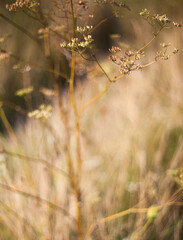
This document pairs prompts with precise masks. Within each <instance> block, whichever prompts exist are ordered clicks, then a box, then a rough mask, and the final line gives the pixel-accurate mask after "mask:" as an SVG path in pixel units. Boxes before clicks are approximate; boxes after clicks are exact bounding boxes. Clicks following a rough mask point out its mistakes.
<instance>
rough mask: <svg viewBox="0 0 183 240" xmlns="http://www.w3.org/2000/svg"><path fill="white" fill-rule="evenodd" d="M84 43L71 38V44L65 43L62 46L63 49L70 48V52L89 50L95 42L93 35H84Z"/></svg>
mask: <svg viewBox="0 0 183 240" xmlns="http://www.w3.org/2000/svg"><path fill="white" fill-rule="evenodd" d="M83 37H84V41H79V39H78V38H71V41H70V42H69V43H66V42H63V43H61V44H60V46H61V47H62V48H68V49H69V50H74V51H79V50H80V48H87V47H89V45H90V44H91V43H92V42H93V41H94V40H93V38H92V36H91V35H87V36H85V35H83Z"/></svg>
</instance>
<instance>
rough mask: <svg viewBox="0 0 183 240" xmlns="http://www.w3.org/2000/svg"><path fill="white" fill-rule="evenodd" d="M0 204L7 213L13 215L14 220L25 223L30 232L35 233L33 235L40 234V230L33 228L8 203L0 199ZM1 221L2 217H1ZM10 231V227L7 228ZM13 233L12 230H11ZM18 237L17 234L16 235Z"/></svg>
mask: <svg viewBox="0 0 183 240" xmlns="http://www.w3.org/2000/svg"><path fill="white" fill-rule="evenodd" d="M0 205H1V208H2V209H3V210H4V211H6V212H7V213H8V214H11V215H12V216H14V217H15V218H16V221H17V220H19V221H20V222H22V224H24V225H27V226H28V227H29V228H30V229H31V230H32V232H33V233H34V234H35V237H36V236H37V235H38V234H39V235H40V234H42V233H41V232H40V231H38V230H37V229H35V227H34V226H33V225H32V224H31V223H30V222H29V221H28V220H27V219H26V218H25V217H23V216H21V215H20V213H17V212H16V211H14V210H13V209H12V208H10V207H9V206H8V205H6V204H5V203H4V202H2V201H0ZM0 221H1V219H0ZM2 221H3V219H2ZM9 230H10V231H11V229H9ZM12 233H14V232H12ZM16 237H17V238H18V236H16Z"/></svg>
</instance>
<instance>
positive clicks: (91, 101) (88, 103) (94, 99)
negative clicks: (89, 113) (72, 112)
mask: <svg viewBox="0 0 183 240" xmlns="http://www.w3.org/2000/svg"><path fill="white" fill-rule="evenodd" d="M111 84H112V82H108V83H107V84H106V86H105V87H104V88H103V89H102V91H101V92H99V94H97V95H96V96H95V97H93V98H92V99H91V100H90V101H88V102H87V103H86V104H85V105H84V106H82V107H81V108H80V110H79V115H81V113H82V112H83V111H84V110H85V109H86V108H87V107H89V106H90V105H91V104H92V103H94V102H95V101H96V100H97V99H99V98H100V97H101V96H102V95H103V94H104V93H105V92H106V91H107V89H108V88H109V87H110V86H111Z"/></svg>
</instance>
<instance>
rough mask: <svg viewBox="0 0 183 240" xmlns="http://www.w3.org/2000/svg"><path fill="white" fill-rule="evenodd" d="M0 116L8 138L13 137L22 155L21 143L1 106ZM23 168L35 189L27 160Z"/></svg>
mask: <svg viewBox="0 0 183 240" xmlns="http://www.w3.org/2000/svg"><path fill="white" fill-rule="evenodd" d="M0 117H1V119H2V122H3V124H4V126H5V128H6V130H7V132H8V134H9V136H10V138H12V139H13V141H14V143H15V144H16V145H17V147H18V149H19V151H20V153H22V155H23V153H24V151H23V149H22V146H21V143H20V142H19V139H18V138H17V136H16V134H15V132H14V130H13V128H12V127H11V125H10V123H9V121H8V119H7V117H6V114H5V112H4V110H3V108H2V107H0ZM21 159H22V160H24V159H25V158H24V159H23V158H21ZM25 169H26V171H27V173H28V174H27V175H28V177H27V180H29V183H30V185H31V186H34V188H35V189H37V188H36V185H35V182H34V178H33V175H32V172H31V170H30V163H29V162H28V161H26V162H25Z"/></svg>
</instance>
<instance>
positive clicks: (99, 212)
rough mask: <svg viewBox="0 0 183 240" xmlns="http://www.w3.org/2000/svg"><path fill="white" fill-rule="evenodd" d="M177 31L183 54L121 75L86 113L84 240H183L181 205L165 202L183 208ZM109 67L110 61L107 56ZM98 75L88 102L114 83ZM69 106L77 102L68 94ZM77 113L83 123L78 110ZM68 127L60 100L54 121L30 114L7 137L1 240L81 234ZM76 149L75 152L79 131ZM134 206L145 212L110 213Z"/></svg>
mask: <svg viewBox="0 0 183 240" xmlns="http://www.w3.org/2000/svg"><path fill="white" fill-rule="evenodd" d="M137 34H139V33H137ZM172 38H173V39H172V41H171V39H170V37H169V40H168V41H171V42H174V43H175V41H176V43H177V44H176V47H179V48H180V54H179V56H175V57H172V58H171V59H170V60H169V61H163V62H161V63H159V64H157V65H153V66H152V67H150V68H147V69H145V70H143V71H138V72H134V73H132V74H130V76H129V77H126V78H124V79H122V80H119V81H118V82H116V83H114V84H113V85H112V86H111V87H110V88H109V89H108V91H107V92H106V93H105V94H104V95H103V96H102V97H101V98H100V99H99V100H98V101H97V102H95V103H94V104H93V105H91V106H90V107H89V108H88V109H86V110H85V111H84V112H83V116H82V117H81V135H82V141H81V153H82V158H83V170H82V172H83V174H82V179H81V189H82V195H81V206H82V215H83V222H84V230H85V236H86V237H85V239H88V240H91V239H96V240H98V239H101V240H104V239H110V240H112V239H116V240H117V239H123V240H127V239H132V240H134V239H149V240H150V239H172V240H173V239H174V240H180V239H181V238H182V236H183V232H182V227H183V226H182V221H181V218H182V208H181V206H177V204H174V205H171V204H170V206H169V205H168V206H167V205H166V203H167V202H168V203H170V202H172V201H176V202H179V205H181V204H180V202H181V197H182V193H181V192H178V193H177V194H176V195H174V196H173V197H172V195H173V194H174V193H175V192H176V191H177V190H178V189H179V188H180V187H182V186H181V181H179V182H178V180H181V177H182V175H181V174H180V175H179V176H177V178H176V179H175V180H177V182H178V183H179V184H175V181H174V179H173V177H172V176H170V175H168V174H167V170H169V169H177V168H179V167H181V166H182V161H183V125H182V122H183V102H182V92H183V82H182V74H183V70H182V68H181V62H182V59H183V52H182V50H183V49H181V42H182V40H183V36H182V35H181V34H180V33H178V34H177V35H172ZM165 39H166V36H165ZM102 64H103V66H104V67H106V68H108V63H106V62H105V61H103V63H102ZM94 70H95V69H94ZM111 71H113V69H109V73H111ZM90 75H91V76H90V78H89V80H88V81H87V82H85V83H84V84H83V85H82V86H79V87H78V90H77V97H78V99H79V101H78V104H80V105H81V102H82V103H83V102H87V100H89V99H90V98H91V97H92V96H95V95H96V94H97V93H98V92H99V91H100V90H101V88H102V87H103V85H104V83H105V76H101V75H100V74H99V72H98V70H95V71H94V73H90ZM82 90H83V91H82ZM81 91H82V94H81ZM65 94H66V93H65ZM64 104H65V105H66V106H67V108H70V107H71V106H70V105H69V103H68V102H67V101H66V102H65V103H64ZM69 119H70V123H71V125H73V126H72V127H73V128H74V123H73V115H72V114H71V115H70V116H69ZM63 129H64V127H63V126H62V124H61V122H60V119H59V113H58V109H57V106H55V107H54V112H53V116H52V118H51V119H50V120H49V122H48V123H47V122H46V123H45V122H40V121H37V120H28V121H27V123H26V124H25V125H21V124H20V125H19V126H17V128H16V130H15V134H14V133H13V131H14V130H13V129H10V130H11V131H10V135H11V136H10V137H9V136H1V138H0V141H1V146H2V153H1V155H0V157H1V162H0V223H2V227H1V239H3V240H6V239H20V240H24V239H29V240H33V239H39V240H43V239H44V240H45V239H49V240H53V239H54V240H60V239H63V240H64V239H65V240H66V239H76V232H75V227H74V224H73V223H74V221H75V217H76V216H75V205H74V200H73V193H72V191H71V189H70V188H69V182H68V177H69V176H68V173H67V166H66V162H65V156H64V153H63V152H64V149H63V148H64V138H65V136H64V130H63ZM72 132H73V131H72V128H71V134H72ZM68 147H69V148H70V149H71V154H72V156H74V154H75V138H74V136H73V138H72V141H71V144H70V146H68ZM134 205H136V208H137V207H138V208H142V209H144V210H143V211H142V212H140V210H139V211H138V210H136V208H135V210H133V209H132V210H130V211H127V212H124V213H122V214H121V215H120V214H119V215H115V216H113V219H103V218H105V217H107V216H110V215H113V214H115V213H119V212H121V211H124V210H126V209H129V208H131V207H133V206H134ZM152 205H155V206H160V208H159V209H158V211H159V213H158V214H157V216H156V214H155V218H154V219H153V220H152V221H149V218H147V212H148V210H149V209H148V208H149V207H151V206H152ZM162 205H164V207H161V206H162ZM123 215H124V216H123ZM100 219H101V221H100ZM109 220H110V221H109ZM150 220H151V219H150Z"/></svg>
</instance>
